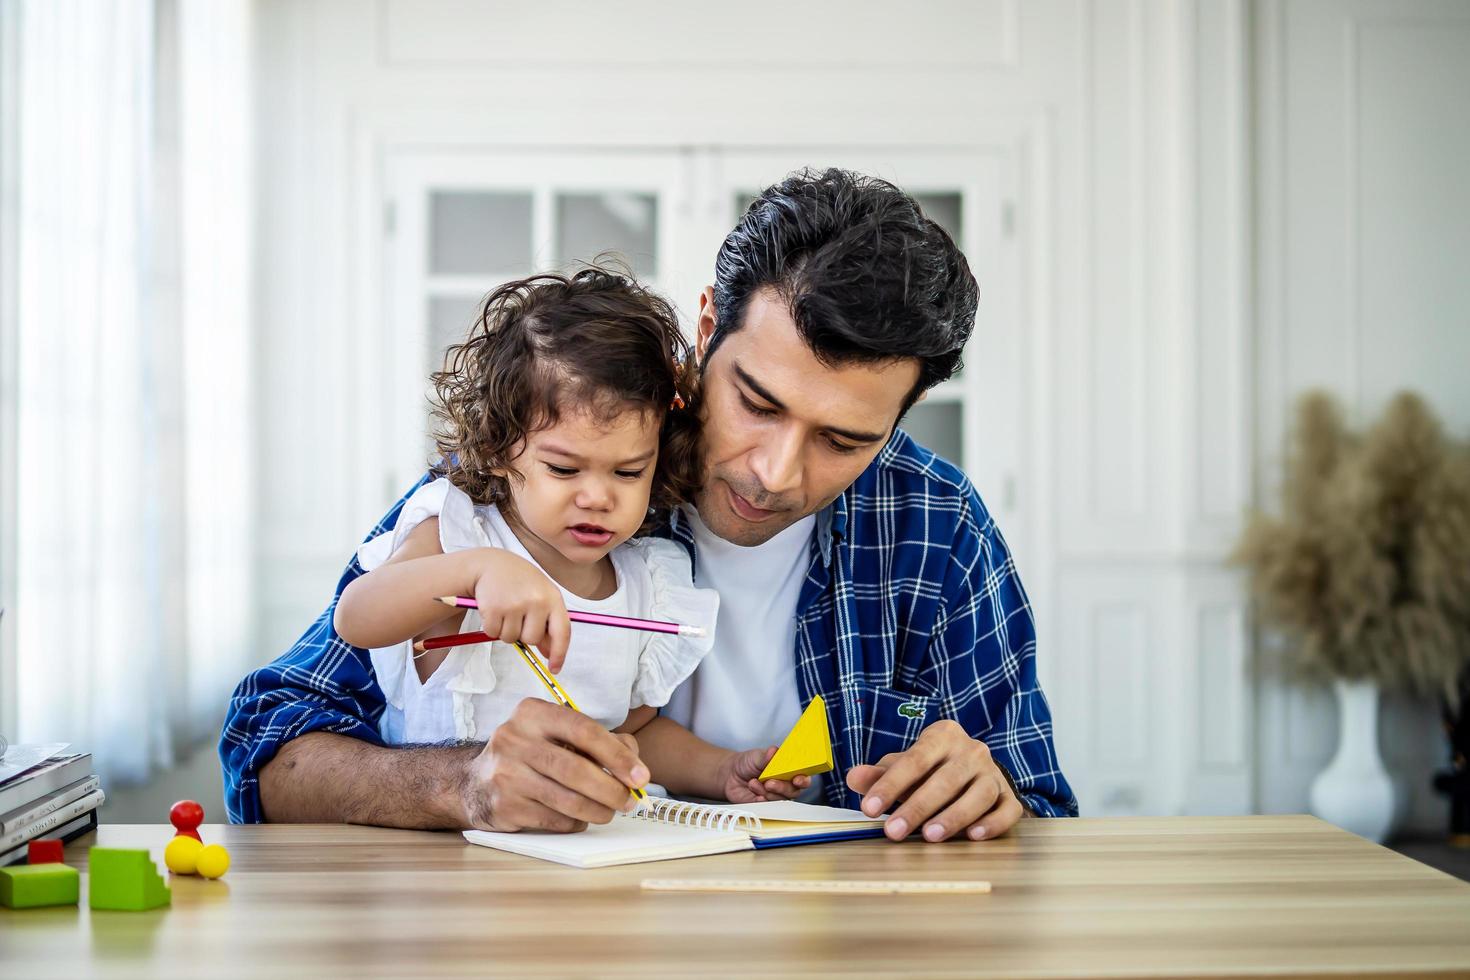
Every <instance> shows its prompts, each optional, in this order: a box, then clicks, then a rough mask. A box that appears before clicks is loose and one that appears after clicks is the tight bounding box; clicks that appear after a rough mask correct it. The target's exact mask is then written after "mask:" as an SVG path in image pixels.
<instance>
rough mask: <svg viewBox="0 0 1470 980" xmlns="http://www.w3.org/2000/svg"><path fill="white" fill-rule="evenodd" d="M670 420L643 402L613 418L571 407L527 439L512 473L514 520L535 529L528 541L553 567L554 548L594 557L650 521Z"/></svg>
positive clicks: (579, 559) (575, 557) (564, 554)
mask: <svg viewBox="0 0 1470 980" xmlns="http://www.w3.org/2000/svg"><path fill="white" fill-rule="evenodd" d="M662 421H663V420H662V419H660V418H658V417H657V416H656V415H655V413H653V412H646V411H638V410H636V409H634V410H630V411H626V412H623V413H621V414H620V415H618V416H616V417H615V418H614V419H613V420H612V421H611V422H601V421H599V420H597V419H596V418H594V417H593V416H592V415H591V414H589V413H586V412H578V411H568V412H564V413H563V414H562V417H561V419H560V420H558V421H557V423H556V424H555V425H553V426H551V427H549V428H546V429H542V430H541V431H539V432H535V433H532V434H531V435H530V436H529V437H528V438H527V440H526V445H525V449H524V450H523V451H522V452H521V454H520V455H519V456H517V457H516V459H515V461H514V463H512V465H511V468H512V469H513V470H514V471H515V473H516V474H518V476H519V479H517V478H516V477H515V476H513V477H512V478H511V480H510V492H511V498H512V501H513V502H514V504H515V514H514V515H513V517H512V521H513V523H515V524H516V525H518V526H519V528H520V529H521V530H524V531H526V532H529V534H530V535H531V537H532V538H533V539H534V540H532V541H526V540H523V541H522V542H521V543H522V544H524V545H525V546H526V550H527V551H529V552H530V553H531V554H532V556H534V557H535V558H536V560H537V561H538V562H540V563H541V565H542V566H543V567H545V568H546V569H547V570H548V571H552V567H551V566H552V565H555V564H559V562H557V561H556V559H555V557H553V556H552V555H551V554H549V553H548V551H547V549H550V551H554V552H555V553H556V555H557V556H560V558H562V559H564V560H566V561H570V562H572V563H574V564H578V565H584V564H592V563H594V562H597V561H600V560H601V559H602V558H604V557H606V555H607V553H608V552H609V551H611V550H612V549H613V548H615V547H617V546H618V545H620V544H622V543H623V542H624V541H626V540H628V538H630V537H632V536H633V532H635V531H637V530H638V528H639V527H641V526H642V525H643V521H644V518H646V517H647V516H648V496H649V493H650V492H651V491H652V489H653V470H654V464H655V463H657V462H658V435H659V428H660V425H661V423H662ZM537 545H540V547H537ZM553 574H554V573H553Z"/></svg>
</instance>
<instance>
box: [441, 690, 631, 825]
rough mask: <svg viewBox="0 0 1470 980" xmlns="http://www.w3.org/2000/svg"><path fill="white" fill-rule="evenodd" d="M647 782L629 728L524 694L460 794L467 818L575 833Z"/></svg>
mask: <svg viewBox="0 0 1470 980" xmlns="http://www.w3.org/2000/svg"><path fill="white" fill-rule="evenodd" d="M604 770H606V771H604ZM647 782H648V767H647V766H645V765H644V764H643V763H642V762H641V761H639V759H638V743H637V742H635V741H634V740H633V737H632V736H631V735H614V734H613V733H612V732H609V731H607V730H606V729H604V728H603V727H602V726H600V725H598V724H597V722H595V721H593V720H592V719H591V718H588V717H587V716H586V715H584V714H580V713H578V712H576V711H572V710H571V709H570V708H564V707H562V706H561V705H559V704H552V703H551V702H549V701H541V700H538V699H536V698H527V699H526V700H524V701H522V702H521V703H520V704H519V705H517V706H516V710H515V712H514V713H513V714H512V715H511V716H510V718H509V719H508V720H507V721H506V722H505V724H503V725H501V726H500V727H499V728H497V729H496V730H495V734H494V735H492V736H490V741H488V742H486V743H485V748H484V750H483V751H482V752H481V753H480V754H479V755H478V756H476V757H475V758H474V760H473V761H472V762H471V764H470V765H469V768H468V771H467V778H466V780H465V782H464V784H463V786H462V787H461V791H460V797H461V801H462V804H463V806H464V811H465V813H464V816H465V821H466V825H467V826H471V827H477V828H479V829H481V830H500V831H515V830H531V829H535V830H552V831H557V832H560V833H570V832H572V831H578V830H585V829H587V825H588V824H589V823H607V822H608V821H609V820H611V819H612V818H613V813H614V812H615V811H619V810H623V811H626V810H631V809H632V808H633V806H634V805H635V801H634V799H633V797H632V795H631V794H630V793H629V792H628V787H629V786H639V787H641V786H643V785H645V784H646V783H647Z"/></svg>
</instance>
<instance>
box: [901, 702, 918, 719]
mask: <svg viewBox="0 0 1470 980" xmlns="http://www.w3.org/2000/svg"><path fill="white" fill-rule="evenodd" d="M898 713H899V714H901V715H903V716H904V717H905V718H922V717H924V706H923V705H922V704H920V703H919V702H917V701H905V702H904V703H903V704H901V705H899V706H898Z"/></svg>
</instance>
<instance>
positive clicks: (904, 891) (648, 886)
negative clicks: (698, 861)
mask: <svg viewBox="0 0 1470 980" xmlns="http://www.w3.org/2000/svg"><path fill="white" fill-rule="evenodd" d="M643 890H644V891H647V892H796V893H800V894H807V895H988V894H990V882H988V881H840V880H832V879H827V880H819V881H804V880H800V879H793V880H784V879H778V878H771V879H766V878H645V879H643Z"/></svg>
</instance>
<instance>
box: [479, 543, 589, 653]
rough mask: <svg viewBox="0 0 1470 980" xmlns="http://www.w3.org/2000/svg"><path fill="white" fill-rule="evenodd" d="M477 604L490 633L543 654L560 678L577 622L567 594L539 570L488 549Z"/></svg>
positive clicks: (506, 554)
mask: <svg viewBox="0 0 1470 980" xmlns="http://www.w3.org/2000/svg"><path fill="white" fill-rule="evenodd" d="M481 551H482V556H481V558H480V561H479V567H480V571H479V574H478V576H476V579H475V601H476V602H478V603H479V604H480V619H482V620H483V621H484V623H485V627H484V628H485V632H486V633H489V634H490V635H491V636H494V637H499V638H500V639H501V640H503V641H504V642H506V643H516V642H520V643H524V644H526V645H528V646H533V647H536V648H537V649H538V650H540V651H541V655H542V656H544V657H545V658H546V660H547V662H548V664H549V666H550V667H551V672H552V673H553V674H554V673H556V672H557V671H559V670H561V665H562V663H563V662H565V660H566V659H567V644H568V643H570V642H571V636H572V622H571V620H570V619H568V618H567V605H566V603H565V602H564V601H562V596H561V589H558V588H557V587H556V583H555V582H553V581H551V579H549V578H547V577H546V574H545V573H544V572H542V571H541V570H540V569H539V568H537V567H536V566H535V565H532V564H531V563H530V562H528V561H526V560H525V559H524V558H521V557H518V556H516V555H513V554H511V553H510V552H508V551H504V550H502V549H500V548H483V549H481Z"/></svg>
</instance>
